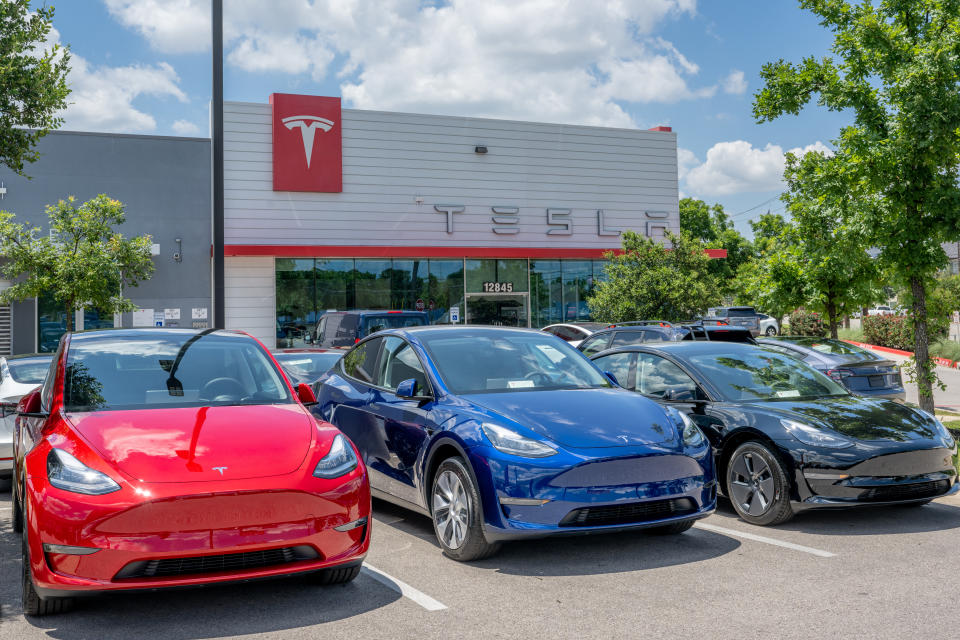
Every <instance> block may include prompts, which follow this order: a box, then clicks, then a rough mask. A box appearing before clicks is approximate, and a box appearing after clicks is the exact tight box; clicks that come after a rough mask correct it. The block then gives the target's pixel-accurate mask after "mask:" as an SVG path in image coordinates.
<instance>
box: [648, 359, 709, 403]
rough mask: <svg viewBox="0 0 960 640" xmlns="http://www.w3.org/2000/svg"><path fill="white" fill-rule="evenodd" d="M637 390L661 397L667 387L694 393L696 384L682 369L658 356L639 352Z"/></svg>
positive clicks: (676, 390) (675, 390) (672, 389)
mask: <svg viewBox="0 0 960 640" xmlns="http://www.w3.org/2000/svg"><path fill="white" fill-rule="evenodd" d="M636 389H637V391H639V392H640V393H642V394H644V395H648V396H655V397H662V396H663V394H664V392H665V391H667V390H668V389H669V390H671V391H674V392H678V391H689V392H691V393H695V392H696V389H697V384H696V383H695V382H694V381H693V379H692V378H691V377H690V376H688V375H687V374H686V373H684V371H683V369H681V368H680V367H678V366H677V365H675V364H674V363H672V362H670V361H669V360H667V359H665V358H661V357H660V356H655V355H651V354H649V353H641V354H639V357H638V358H637V387H636Z"/></svg>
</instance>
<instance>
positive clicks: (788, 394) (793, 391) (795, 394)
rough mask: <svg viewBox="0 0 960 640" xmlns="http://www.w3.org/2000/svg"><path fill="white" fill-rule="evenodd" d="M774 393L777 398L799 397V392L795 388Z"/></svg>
mask: <svg viewBox="0 0 960 640" xmlns="http://www.w3.org/2000/svg"><path fill="white" fill-rule="evenodd" d="M774 395H776V396H777V397H778V398H798V397H800V392H799V391H797V390H796V389H791V390H790V391H777V392H775V393H774Z"/></svg>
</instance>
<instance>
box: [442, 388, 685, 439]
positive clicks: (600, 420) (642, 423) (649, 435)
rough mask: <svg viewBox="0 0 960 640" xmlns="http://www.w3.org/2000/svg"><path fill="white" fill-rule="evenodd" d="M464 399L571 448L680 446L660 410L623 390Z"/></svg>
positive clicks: (519, 393)
mask: <svg viewBox="0 0 960 640" xmlns="http://www.w3.org/2000/svg"><path fill="white" fill-rule="evenodd" d="M461 397H462V398H463V399H464V400H465V401H467V402H469V403H471V404H473V405H475V406H477V407H478V408H480V409H485V410H486V411H488V412H492V413H495V414H497V415H499V416H502V417H503V418H505V419H507V420H510V421H513V422H515V423H517V424H519V425H521V426H523V427H526V428H528V429H530V430H531V431H533V432H535V433H537V434H538V435H540V436H542V437H544V438H548V439H550V440H552V441H554V442H556V443H557V444H561V445H563V446H566V447H572V448H576V449H586V448H595V447H617V446H637V445H649V444H658V445H663V444H668V443H679V436H678V434H677V428H676V427H675V426H674V425H673V424H672V423H671V422H670V421H669V420H668V419H667V417H666V414H665V413H664V411H663V409H662V408H661V407H660V406H659V405H657V404H656V403H655V402H653V401H651V400H648V399H646V398H644V397H643V396H641V395H638V394H635V393H633V392H630V391H624V390H623V389H565V390H556V391H513V392H505V393H477V394H471V395H465V396H461ZM504 426H509V425H504Z"/></svg>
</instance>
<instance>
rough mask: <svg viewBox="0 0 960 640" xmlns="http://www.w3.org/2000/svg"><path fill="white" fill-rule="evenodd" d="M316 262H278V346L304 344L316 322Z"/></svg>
mask: <svg viewBox="0 0 960 640" xmlns="http://www.w3.org/2000/svg"><path fill="white" fill-rule="evenodd" d="M314 286H315V283H314V274H313V260H312V259H307V260H303V259H293V258H277V346H279V347H291V346H293V345H294V344H302V342H303V338H304V336H305V335H306V334H307V333H308V332H309V331H310V330H311V329H312V328H313V326H312V325H313V324H314V323H315V322H316V294H315V291H314Z"/></svg>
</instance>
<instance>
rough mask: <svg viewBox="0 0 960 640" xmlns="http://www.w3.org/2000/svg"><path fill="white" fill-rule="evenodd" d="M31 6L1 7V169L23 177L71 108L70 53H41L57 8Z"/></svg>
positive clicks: (20, 0) (9, 0)
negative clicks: (45, 139)
mask: <svg viewBox="0 0 960 640" xmlns="http://www.w3.org/2000/svg"><path fill="white" fill-rule="evenodd" d="M29 5H30V2H29V0H4V1H3V2H0V60H2V62H0V164H3V165H6V166H7V167H9V168H10V169H12V170H13V171H14V172H16V173H17V174H19V175H23V165H24V163H26V162H34V161H35V160H36V159H37V158H38V157H39V154H38V153H37V152H36V151H35V150H34V149H33V147H34V145H36V143H37V140H39V139H40V138H42V137H43V136H45V135H47V133H48V132H49V131H50V130H51V129H56V128H57V127H59V126H60V125H61V124H62V123H63V118H61V117H59V116H58V115H57V114H59V113H60V112H62V111H63V110H64V109H66V107H67V101H66V99H67V95H68V94H69V93H70V89H69V88H68V87H67V71H69V67H68V66H67V63H68V62H69V61H70V52H69V50H68V49H66V48H63V47H60V46H59V45H54V46H53V47H51V48H50V49H48V50H46V51H44V50H42V47H43V45H44V43H45V41H46V38H47V35H48V34H49V33H50V29H51V28H52V20H53V7H38V8H37V9H36V10H34V11H33V12H31V11H30V6H29Z"/></svg>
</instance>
